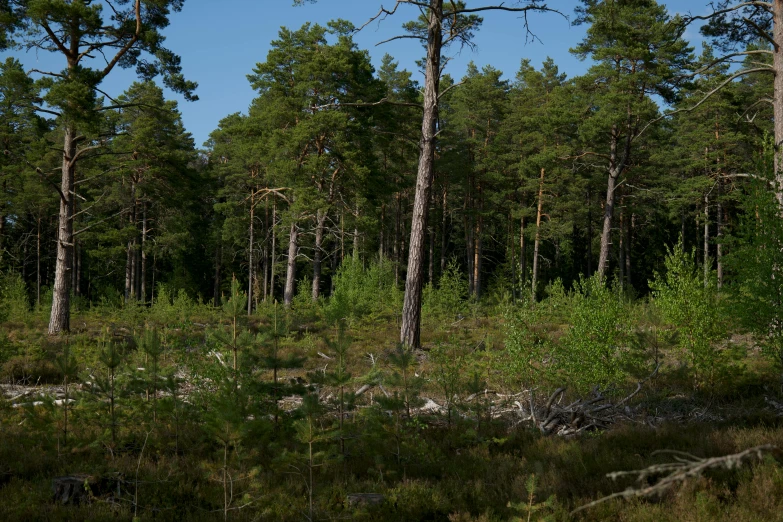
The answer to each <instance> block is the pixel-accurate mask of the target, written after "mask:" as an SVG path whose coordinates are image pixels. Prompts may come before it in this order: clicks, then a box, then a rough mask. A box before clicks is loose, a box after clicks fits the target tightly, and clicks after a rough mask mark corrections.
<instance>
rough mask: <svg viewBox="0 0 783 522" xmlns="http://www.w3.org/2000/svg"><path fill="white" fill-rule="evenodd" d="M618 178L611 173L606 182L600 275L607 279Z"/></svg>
mask: <svg viewBox="0 0 783 522" xmlns="http://www.w3.org/2000/svg"><path fill="white" fill-rule="evenodd" d="M616 184H617V178H616V177H615V175H614V174H613V173H610V174H609V177H608V180H607V183H606V206H605V207H604V222H603V228H602V229H601V252H600V253H599V254H598V277H599V278H600V279H601V280H602V281H603V280H606V272H607V271H608V270H609V253H610V250H611V248H612V218H613V217H614V189H615V186H616Z"/></svg>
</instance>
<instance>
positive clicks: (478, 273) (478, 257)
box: [473, 184, 484, 299]
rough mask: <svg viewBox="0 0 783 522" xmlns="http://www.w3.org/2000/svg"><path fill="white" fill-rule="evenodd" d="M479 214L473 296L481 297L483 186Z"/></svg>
mask: <svg viewBox="0 0 783 522" xmlns="http://www.w3.org/2000/svg"><path fill="white" fill-rule="evenodd" d="M476 192H477V196H478V212H477V214H478V215H477V216H476V232H475V233H474V236H473V295H474V296H475V297H476V299H478V298H479V297H481V260H482V258H483V256H484V251H483V247H484V243H483V241H482V236H483V234H484V230H483V229H484V195H483V194H482V192H481V184H479V186H478V187H477V191H476Z"/></svg>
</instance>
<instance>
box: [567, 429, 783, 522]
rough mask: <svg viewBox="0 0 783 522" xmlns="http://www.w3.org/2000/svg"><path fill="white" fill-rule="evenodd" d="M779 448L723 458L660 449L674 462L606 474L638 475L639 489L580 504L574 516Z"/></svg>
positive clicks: (735, 465) (763, 447)
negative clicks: (619, 499) (610, 501)
mask: <svg viewBox="0 0 783 522" xmlns="http://www.w3.org/2000/svg"><path fill="white" fill-rule="evenodd" d="M776 449H777V447H776V446H773V445H772V444H764V445H761V446H755V447H753V448H748V449H746V450H745V451H740V452H739V453H734V454H731V455H724V456H722V457H711V458H707V459H703V458H700V457H697V456H695V455H691V454H690V453H686V452H684V451H676V450H660V451H654V452H653V453H652V454H653V455H671V456H672V459H673V460H674V462H666V463H663V464H653V465H652V466H649V467H647V468H644V469H642V470H636V471H615V472H612V473H608V474H607V475H606V476H607V477H609V478H610V479H612V480H617V479H618V478H623V477H633V476H635V477H636V482H637V483H638V484H639V485H640V486H639V487H637V488H632V487H629V488H628V489H626V490H625V491H620V492H617V493H612V494H611V495H608V496H606V497H603V498H599V499H598V500H594V501H592V502H590V503H589V504H585V505H584V506H579V507H578V508H576V509H575V510H573V511H572V512H571V514H572V515H573V514H574V513H577V512H579V511H582V510H585V509H588V508H591V507H594V506H597V505H598V504H602V503H604V502H606V501H607V500H612V499H614V498H625V499H631V498H650V497H654V496H659V495H661V494H663V493H665V492H666V491H668V490H669V489H670V488H672V487H673V486H675V485H677V484H682V483H684V482H685V481H686V480H688V479H691V478H696V477H700V476H701V475H702V474H703V473H704V472H705V471H708V470H711V469H718V468H724V469H735V468H738V467H740V466H741V465H742V462H743V461H744V460H746V459H748V458H755V459H759V460H761V458H762V455H763V453H765V452H771V451H774V450H776ZM658 476H663V478H661V479H660V480H658V481H656V482H655V483H654V484H652V485H650V486H643V485H644V484H648V483H649V479H651V478H653V477H658Z"/></svg>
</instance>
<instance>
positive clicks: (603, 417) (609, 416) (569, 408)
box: [530, 364, 660, 437]
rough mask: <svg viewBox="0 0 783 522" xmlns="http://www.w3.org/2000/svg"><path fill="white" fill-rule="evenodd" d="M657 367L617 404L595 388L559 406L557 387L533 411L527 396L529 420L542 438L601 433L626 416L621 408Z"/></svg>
mask: <svg viewBox="0 0 783 522" xmlns="http://www.w3.org/2000/svg"><path fill="white" fill-rule="evenodd" d="M659 368H660V364H658V365H657V366H656V367H655V369H654V370H653V371H652V373H650V375H648V376H647V377H645V378H644V379H642V380H641V381H639V382H638V383H636V389H635V390H634V391H633V392H631V393H630V394H628V395H627V396H625V397H624V398H622V399H620V400H619V401H617V402H612V401H610V400H609V399H608V398H607V397H606V396H605V395H604V393H605V391H601V390H599V388H598V387H597V386H596V387H595V388H593V391H592V392H591V394H590V395H589V396H588V397H585V398H580V399H577V400H576V401H574V402H572V403H570V404H568V405H562V404H561V402H562V400H563V397H564V396H565V392H566V388H565V387H562V388H558V389H556V390H555V391H554V393H552V395H550V397H549V400H547V402H546V403H545V404H544V406H543V408H541V409H540V410H538V411H536V407H535V401H534V400H533V397H532V392H531V397H530V411H531V414H530V420H532V421H533V424H535V426H536V427H537V428H538V429H539V430H540V431H541V433H543V434H544V435H560V436H561V437H573V436H575V435H578V434H580V433H582V432H584V431H593V430H605V429H607V428H609V427H610V426H611V425H612V424H614V423H615V422H616V421H617V420H618V418H620V417H625V418H627V417H628V413H627V410H626V408H624V407H623V406H624V405H625V404H626V403H627V402H628V401H629V400H631V399H632V398H633V397H635V396H636V394H638V393H639V391H641V389H642V386H643V385H644V383H646V382H647V381H649V380H650V379H652V378H653V377H654V376H655V375H657V373H658V369H659Z"/></svg>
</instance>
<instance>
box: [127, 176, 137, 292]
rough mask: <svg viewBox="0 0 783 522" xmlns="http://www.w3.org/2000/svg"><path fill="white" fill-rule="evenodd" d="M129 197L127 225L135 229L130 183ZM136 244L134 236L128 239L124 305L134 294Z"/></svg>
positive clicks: (134, 212) (133, 193)
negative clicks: (130, 198)
mask: <svg viewBox="0 0 783 522" xmlns="http://www.w3.org/2000/svg"><path fill="white" fill-rule="evenodd" d="M131 197H132V198H133V199H132V201H133V204H132V206H131V212H130V214H128V224H129V225H130V226H131V227H133V228H134V229H135V228H136V184H135V183H134V182H133V181H131ZM135 242H136V234H135V233H134V235H133V237H131V238H130V239H128V246H127V250H126V252H125V303H129V302H130V300H131V299H133V294H134V288H135V287H134V284H133V282H134V277H133V276H134V266H133V261H134V245H135Z"/></svg>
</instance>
